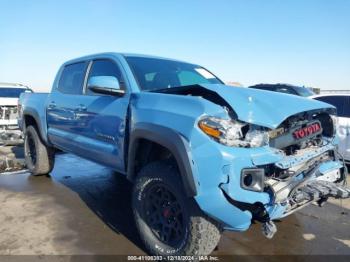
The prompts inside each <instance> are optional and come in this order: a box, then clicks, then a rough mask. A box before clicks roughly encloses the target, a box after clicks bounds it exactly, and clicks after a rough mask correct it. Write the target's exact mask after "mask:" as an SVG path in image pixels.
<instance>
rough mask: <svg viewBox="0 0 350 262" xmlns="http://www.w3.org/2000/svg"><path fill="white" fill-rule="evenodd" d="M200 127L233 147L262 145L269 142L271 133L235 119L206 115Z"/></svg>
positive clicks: (217, 139) (218, 140) (212, 136)
mask: <svg viewBox="0 0 350 262" xmlns="http://www.w3.org/2000/svg"><path fill="white" fill-rule="evenodd" d="M198 126H199V128H200V129H201V130H202V131H203V132H204V133H206V134H207V135H208V136H210V137H211V138H213V139H215V140H216V141H217V142H219V143H221V144H224V145H226V146H233V147H261V146H265V145H268V144H269V134H268V132H267V131H266V130H263V128H261V127H258V126H255V125H250V124H247V123H243V122H240V121H237V120H233V119H229V120H227V119H222V118H217V117H206V118H203V119H201V120H200V121H199V123H198Z"/></svg>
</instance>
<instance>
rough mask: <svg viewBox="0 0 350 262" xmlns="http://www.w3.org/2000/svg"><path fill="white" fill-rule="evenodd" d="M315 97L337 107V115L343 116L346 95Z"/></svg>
mask: <svg viewBox="0 0 350 262" xmlns="http://www.w3.org/2000/svg"><path fill="white" fill-rule="evenodd" d="M316 99H317V100H320V101H322V102H325V103H328V104H331V105H333V106H335V107H336V108H337V114H338V116H340V117H342V116H344V106H345V99H346V96H321V97H317V98H316Z"/></svg>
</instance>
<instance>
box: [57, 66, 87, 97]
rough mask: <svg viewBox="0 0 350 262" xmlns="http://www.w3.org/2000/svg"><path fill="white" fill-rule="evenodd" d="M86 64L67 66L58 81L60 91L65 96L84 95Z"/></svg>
mask: <svg viewBox="0 0 350 262" xmlns="http://www.w3.org/2000/svg"><path fill="white" fill-rule="evenodd" d="M86 65H87V64H86V63H85V62H81V63H75V64H71V65H67V66H65V68H64V69H63V71H62V74H61V78H60V80H59V81H58V90H59V91H60V92H62V93H65V94H73V95H79V94H81V93H82V89H83V82H84V78H85V71H86Z"/></svg>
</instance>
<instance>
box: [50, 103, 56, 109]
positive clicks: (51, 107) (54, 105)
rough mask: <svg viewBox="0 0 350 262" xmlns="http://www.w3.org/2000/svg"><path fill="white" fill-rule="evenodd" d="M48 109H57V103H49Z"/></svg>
mask: <svg viewBox="0 0 350 262" xmlns="http://www.w3.org/2000/svg"><path fill="white" fill-rule="evenodd" d="M48 108H49V109H54V108H56V103H55V101H51V103H49V106H48Z"/></svg>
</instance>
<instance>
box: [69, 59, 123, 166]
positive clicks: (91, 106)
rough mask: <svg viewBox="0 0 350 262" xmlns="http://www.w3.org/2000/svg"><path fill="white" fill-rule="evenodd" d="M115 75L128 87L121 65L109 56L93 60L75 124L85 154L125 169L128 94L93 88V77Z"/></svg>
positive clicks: (121, 83) (87, 156)
mask: <svg viewBox="0 0 350 262" xmlns="http://www.w3.org/2000/svg"><path fill="white" fill-rule="evenodd" d="M104 77H109V78H110V77H112V78H113V79H116V80H117V82H118V83H119V85H117V86H115V87H114V88H115V89H117V88H118V86H119V88H121V89H124V91H126V90H125V88H126V87H125V84H124V81H123V79H124V77H123V75H122V73H121V70H120V66H119V65H118V64H117V63H116V62H115V61H112V60H109V59H98V60H94V61H93V62H92V65H91V68H90V70H89V73H88V78H87V85H86V87H85V89H84V95H83V96H82V98H80V100H79V104H80V111H77V112H76V125H75V128H77V130H78V132H79V134H80V141H81V143H80V144H79V147H80V148H79V150H80V151H81V152H82V153H83V154H84V156H85V157H86V158H91V157H93V160H95V161H96V162H99V163H102V164H104V165H107V166H110V167H112V168H114V169H116V170H118V171H120V172H123V171H124V138H125V125H126V121H125V120H126V115H127V108H128V104H129V95H128V93H127V92H125V94H124V95H122V96H116V95H103V94H98V93H95V92H93V91H92V90H91V89H90V88H89V86H90V83H91V82H92V81H91V79H93V78H94V80H96V79H101V78H104Z"/></svg>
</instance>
